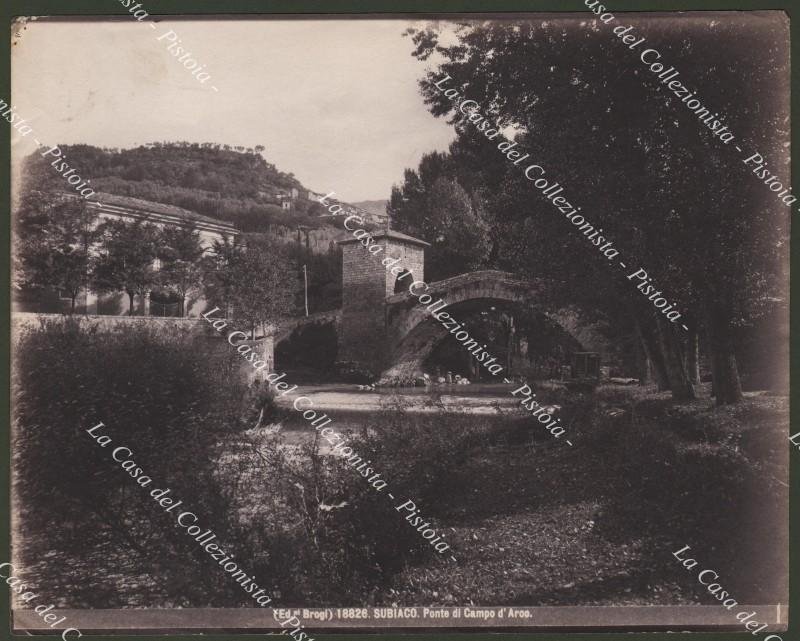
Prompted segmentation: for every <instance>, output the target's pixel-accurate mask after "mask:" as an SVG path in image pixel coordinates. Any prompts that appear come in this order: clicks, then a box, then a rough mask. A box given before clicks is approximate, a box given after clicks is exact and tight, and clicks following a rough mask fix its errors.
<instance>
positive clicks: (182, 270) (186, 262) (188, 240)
mask: <svg viewBox="0 0 800 641" xmlns="http://www.w3.org/2000/svg"><path fill="white" fill-rule="evenodd" d="M159 240H160V243H159V245H160V246H159V250H158V257H159V259H160V260H161V270H160V272H159V274H158V282H159V283H161V284H162V285H164V286H166V287H167V288H172V289H174V290H175V292H176V293H177V294H178V295H179V296H180V303H181V310H180V311H181V314H180V315H181V316H184V315H185V314H186V309H185V306H186V297H187V296H189V295H190V294H191V293H192V292H194V291H197V290H198V289H199V288H200V285H201V283H202V277H203V270H202V267H201V258H202V257H203V248H202V247H201V245H200V235H199V234H198V232H197V229H196V227H194V226H190V227H171V226H167V227H164V229H162V230H161V237H160V239H159Z"/></svg>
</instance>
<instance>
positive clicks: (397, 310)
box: [381, 270, 580, 380]
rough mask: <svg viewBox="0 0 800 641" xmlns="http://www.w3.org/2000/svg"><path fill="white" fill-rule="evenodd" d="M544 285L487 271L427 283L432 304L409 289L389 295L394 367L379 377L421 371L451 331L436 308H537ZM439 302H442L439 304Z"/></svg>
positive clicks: (456, 313)
mask: <svg viewBox="0 0 800 641" xmlns="http://www.w3.org/2000/svg"><path fill="white" fill-rule="evenodd" d="M545 286H546V283H545V281H541V280H539V281H523V280H520V279H518V278H515V277H514V276H513V275H512V274H509V273H506V272H501V271H495V270H486V271H479V272H472V273H469V274H462V275H460V276H455V277H453V278H448V279H445V280H442V281H437V282H434V283H429V284H428V289H427V291H426V293H427V294H429V295H431V296H432V300H433V302H432V303H431V304H429V305H422V304H420V302H419V300H418V299H417V297H416V296H414V295H412V294H411V293H409V292H405V293H402V294H396V295H394V296H390V297H389V298H387V300H386V303H387V315H386V318H387V333H388V336H389V340H390V344H391V345H392V352H391V359H390V365H389V367H388V368H387V369H386V370H385V371H384V372H383V373H382V375H381V378H382V379H385V380H407V379H410V378H414V377H417V376H419V375H420V374H421V372H422V366H423V363H424V362H425V360H426V359H427V358H428V356H429V355H430V354H431V353H432V352H433V350H434V349H435V347H436V346H437V345H438V344H439V343H440V342H442V341H443V340H444V339H446V338H447V336H448V335H449V334H450V332H449V330H448V329H447V328H445V327H444V326H443V325H442V323H440V322H439V321H438V320H436V319H435V318H434V317H433V314H432V313H431V312H432V310H433V311H435V312H439V311H448V313H451V314H452V316H453V317H454V318H457V319H458V318H463V317H464V316H466V315H467V314H468V313H470V312H471V311H473V309H484V308H485V307H486V305H493V306H499V307H501V308H503V307H505V308H509V309H510V308H513V307H514V306H517V305H521V306H525V307H529V308H530V307H533V308H538V307H540V306H539V305H538V304H537V302H536V301H537V299H540V298H541V297H542V295H543V293H544V290H545ZM419 291H420V290H417V292H418V293H419ZM437 301H440V302H439V303H438V304H437ZM442 302H444V303H446V305H443V304H442ZM539 311H540V312H541V313H542V314H544V315H545V316H547V317H548V318H549V319H550V320H551V321H552V322H553V323H554V324H556V325H558V326H560V327H561V329H562V330H564V331H565V332H566V333H567V334H569V335H570V336H572V338H573V339H574V340H575V342H576V343H578V344H580V341H579V340H577V338H576V337H575V336H574V335H573V334H572V332H571V331H570V328H569V327H567V326H565V325H563V324H562V323H561V322H560V319H559V318H558V317H557V316H550V315H548V314H546V313H545V310H544V309H543V308H542V309H539Z"/></svg>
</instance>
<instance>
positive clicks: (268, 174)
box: [26, 142, 335, 234]
mask: <svg viewBox="0 0 800 641" xmlns="http://www.w3.org/2000/svg"><path fill="white" fill-rule="evenodd" d="M61 150H62V152H63V157H64V158H65V159H67V161H68V162H69V166H70V167H75V168H76V170H77V173H78V174H80V175H81V176H85V177H87V178H89V179H90V180H91V186H92V187H93V188H94V189H95V190H96V191H98V192H106V193H110V194H116V195H118V196H129V197H133V198H142V199H144V200H151V201H155V202H159V203H164V204H167V205H175V206H177V207H182V208H184V209H189V210H192V211H195V212H197V213H198V214H201V215H203V216H209V217H211V218H215V219H218V220H224V221H227V222H231V223H233V224H234V225H235V226H236V227H238V228H239V229H240V230H242V231H244V232H262V233H269V232H270V231H272V229H273V228H274V226H276V225H277V226H281V227H286V228H290V229H293V230H294V229H297V228H298V227H305V228H310V229H316V228H320V227H327V228H331V225H332V224H331V221H330V220H329V219H324V220H320V219H319V213H321V211H322V209H321V206H320V205H319V204H318V203H316V202H315V201H313V200H309V196H310V193H309V191H310V190H309V189H308V188H306V187H304V186H303V185H302V184H301V183H300V181H299V180H297V179H296V178H295V177H294V175H293V174H291V173H285V172H282V171H279V170H278V169H277V168H276V167H275V165H273V164H271V163H269V162H267V161H266V160H265V159H264V157H263V156H262V155H261V152H263V150H264V148H263V147H261V146H257V147H256V148H255V149H249V148H247V149H246V148H244V147H234V148H231V147H229V146H227V145H224V146H222V145H217V144H212V143H187V142H175V143H150V144H147V145H143V146H140V147H136V148H134V149H101V148H99V147H93V146H90V145H63V146H61ZM26 169H27V176H28V183H27V186H35V185H39V186H40V187H41V188H46V189H55V190H61V189H63V183H62V182H61V180H62V179H61V178H60V177H59V175H58V174H57V172H54V171H53V170H52V169H51V168H50V167H49V163H47V161H46V160H45V159H43V158H41V156H40V155H39V154H32V155H31V156H29V157H28V158H27V159H26ZM312 197H313V196H312ZM283 201H288V202H289V203H290V209H288V210H287V209H282V207H281V203H282V202H283ZM333 228H334V229H335V226H334V227H333ZM280 233H282V234H283V233H285V232H283V231H282V232H280Z"/></svg>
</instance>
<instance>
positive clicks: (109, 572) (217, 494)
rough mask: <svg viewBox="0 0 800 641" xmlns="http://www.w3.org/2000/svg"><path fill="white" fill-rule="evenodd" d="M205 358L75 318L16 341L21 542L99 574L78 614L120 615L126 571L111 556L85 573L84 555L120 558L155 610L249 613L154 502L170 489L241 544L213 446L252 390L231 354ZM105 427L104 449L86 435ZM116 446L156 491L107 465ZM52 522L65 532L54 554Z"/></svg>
mask: <svg viewBox="0 0 800 641" xmlns="http://www.w3.org/2000/svg"><path fill="white" fill-rule="evenodd" d="M83 322H84V323H85V322H86V321H83ZM211 346H212V344H211V343H210V342H209V339H207V338H205V337H197V336H195V337H193V336H190V335H187V334H184V333H180V332H178V331H177V330H175V331H172V332H170V331H167V330H164V329H163V328H162V329H161V330H156V329H154V328H153V326H144V325H142V326H139V327H132V326H126V327H119V328H117V329H114V330H110V331H104V330H96V331H87V328H86V327H81V325H80V322H79V321H78V320H74V321H73V320H68V321H67V322H66V323H64V324H58V323H49V324H43V325H42V326H41V327H37V328H33V329H29V330H27V331H24V332H23V334H22V336H21V337H20V342H19V346H18V349H17V350H16V355H17V357H16V361H15V370H14V388H13V396H14V431H13V439H14V446H13V447H14V452H15V473H16V474H17V478H18V481H19V482H18V484H17V485H16V489H17V497H18V500H19V501H20V503H19V505H20V508H21V510H22V511H23V513H24V514H25V518H24V519H23V520H22V526H23V530H22V535H21V536H22V539H23V540H24V541H26V542H33V541H40V545H43V546H45V548H44V549H45V550H48V549H55V550H59V551H60V552H61V553H67V559H69V560H72V559H74V558H75V557H76V556H77V558H79V559H81V558H82V559H83V561H82V563H83V565H84V566H88V565H91V567H93V574H94V576H95V578H94V579H93V580H92V581H80V582H78V583H77V587H75V588H74V590H75V592H74V593H73V594H70V599H71V602H72V603H73V604H76V605H78V604H82V603H90V604H91V605H92V607H119V606H120V605H122V604H123V603H124V600H123V601H118V600H117V599H119V598H120V597H119V596H117V597H115V596H113V595H115V594H118V592H119V590H118V587H119V586H117V585H116V579H114V578H111V577H114V576H118V574H117V573H119V572H120V571H121V570H122V568H120V567H119V565H118V563H119V561H118V559H119V556H118V554H117V553H115V554H111V555H108V554H100V555H96V556H92V559H91V561H90V560H89V558H88V556H85V555H90V554H91V552H92V550H93V549H95V548H98V549H106V550H108V549H111V550H115V551H118V553H119V554H121V555H122V556H123V557H124V558H125V559H126V561H125V569H124V570H123V572H125V573H126V574H127V575H128V576H130V575H136V574H137V573H139V572H145V573H146V575H149V577H148V579H147V581H144V582H143V583H142V586H141V589H145V590H147V589H148V588H147V587H145V586H148V584H149V591H150V597H149V600H152V599H154V598H155V599H165V598H166V599H170V600H172V601H171V602H173V603H175V604H176V605H186V604H189V603H193V604H195V605H198V604H200V605H202V604H207V605H208V604H213V605H224V604H229V605H235V604H239V603H241V602H242V601H243V597H242V595H241V594H240V591H239V592H237V590H236V589H235V588H236V586H235V585H231V582H230V581H228V580H227V577H226V576H224V573H222V572H220V570H219V568H216V567H214V565H215V563H214V562H213V561H209V560H208V558H207V555H205V554H204V553H203V552H202V551H201V550H200V547H199V546H197V545H196V544H194V543H193V542H191V541H189V540H187V538H188V537H186V534H185V532H184V531H182V530H178V529H177V528H175V527H173V521H174V519H173V521H171V520H170V515H166V516H165V515H164V513H163V509H162V508H160V507H159V506H158V505H156V503H155V501H154V500H153V499H152V498H151V497H150V491H151V490H153V489H155V488H162V489H163V488H166V487H169V488H170V489H171V493H170V495H171V496H173V497H175V498H176V500H177V499H181V500H183V501H184V502H185V505H186V507H187V509H189V510H191V511H193V512H195V513H196V514H197V515H198V516H200V518H201V521H202V524H203V525H204V526H205V527H209V528H212V529H214V530H215V531H216V532H218V533H219V535H220V536H221V537H224V538H226V539H228V540H227V541H225V543H234V542H235V541H236V538H237V537H238V534H237V531H238V530H237V525H236V521H235V518H234V517H235V515H234V514H231V513H230V511H229V510H228V506H227V503H228V501H229V497H228V496H227V495H226V490H225V488H224V487H222V486H220V484H219V483H218V481H217V480H216V479H215V472H214V468H215V467H216V461H217V458H218V455H219V452H218V442H219V441H220V439H221V438H223V437H224V436H226V435H227V434H229V433H231V431H232V430H235V429H237V426H238V421H239V416H240V414H241V412H242V409H241V408H242V402H243V401H244V400H245V399H246V398H247V397H248V394H249V392H248V390H247V388H246V387H245V386H244V385H243V383H241V382H239V380H238V377H237V375H236V373H237V372H238V371H239V363H238V362H237V361H235V360H233V359H236V358H237V355H235V354H232V353H230V352H229V351H228V350H224V351H223V352H222V353H221V354H215V353H214V352H213V350H211ZM54 355H57V357H55V356H54ZM100 422H103V423H104V424H105V427H103V428H101V430H102V432H103V433H104V434H108V435H109V436H111V438H112V439H113V442H112V444H111V445H109V446H108V447H100V446H99V445H98V444H97V443H96V442H95V441H94V440H93V439H92V437H91V436H90V435H89V434H87V433H86V432H85V430H86V429H89V428H91V427H93V426H95V425H97V424H98V423H100ZM117 446H125V447H128V448H130V450H132V452H133V454H132V455H131V458H133V459H134V460H135V461H136V464H137V465H138V466H139V467H141V468H142V469H143V470H144V474H146V475H148V476H150V477H151V478H152V479H153V482H152V483H151V484H149V485H147V486H145V487H139V486H138V485H137V481H136V480H135V479H133V478H131V476H129V473H128V472H126V471H125V470H124V469H121V467H120V463H118V462H115V461H114V460H113V459H112V457H111V451H112V450H113V449H114V448H115V447H117ZM123 453H124V452H123ZM53 523H58V524H59V532H60V533H61V534H63V536H59V537H57V543H56V542H55V540H54V539H53V537H52V524H53ZM48 537H49V538H48ZM27 545H28V543H26V546H27ZM40 551H41V550H40ZM81 555H84V556H81ZM239 558H245V557H244V556H239ZM31 561H32V562H33V561H38V558H36V559H31ZM56 565H58V564H56ZM68 574H69V573H66V574H65V573H63V572H62V573H60V575H61V579H57V578H56V580H64V579H65V578H66V576H67V575H68ZM98 576H106V577H109V578H107V579H106V580H107V581H110V584H109V585H107V586H104V585H103V583H102V579H99V578H98ZM54 578H55V577H54ZM150 582H152V583H150ZM106 588H110V589H109V590H108V592H107V593H105V592H104V590H105V589H106ZM53 589H54V591H56V590H55V588H53ZM103 594H105V595H106V596H103ZM98 599H100V601H101V602H98Z"/></svg>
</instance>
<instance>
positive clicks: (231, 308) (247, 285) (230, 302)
mask: <svg viewBox="0 0 800 641" xmlns="http://www.w3.org/2000/svg"><path fill="white" fill-rule="evenodd" d="M204 282H205V290H206V298H207V299H208V300H210V301H213V302H214V303H215V304H216V305H219V303H220V302H221V303H223V304H224V305H225V306H226V307H227V309H228V312H227V313H228V314H229V315H230V316H231V318H233V319H234V320H237V321H240V322H242V323H244V324H245V325H246V326H247V327H248V328H249V329H250V332H251V337H252V338H255V330H256V327H258V326H259V325H264V324H268V323H277V322H278V321H280V320H281V319H282V318H286V317H289V316H292V315H293V314H294V311H295V301H294V298H295V294H296V292H297V291H298V288H299V273H298V268H297V265H296V263H294V261H292V260H291V259H290V257H289V255H288V251H287V249H286V248H285V247H284V246H282V245H279V244H278V243H275V242H271V241H268V240H266V239H255V238H249V239H248V241H247V244H246V245H245V244H241V243H240V244H236V243H233V242H230V241H228V240H227V239H226V241H225V242H219V243H216V244H215V246H214V248H213V250H212V253H211V255H210V256H209V257H208V261H207V269H206V278H205V281H204ZM218 301H219V302H218ZM220 306H221V305H220Z"/></svg>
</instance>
